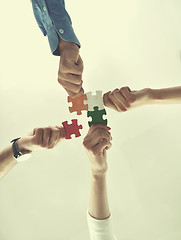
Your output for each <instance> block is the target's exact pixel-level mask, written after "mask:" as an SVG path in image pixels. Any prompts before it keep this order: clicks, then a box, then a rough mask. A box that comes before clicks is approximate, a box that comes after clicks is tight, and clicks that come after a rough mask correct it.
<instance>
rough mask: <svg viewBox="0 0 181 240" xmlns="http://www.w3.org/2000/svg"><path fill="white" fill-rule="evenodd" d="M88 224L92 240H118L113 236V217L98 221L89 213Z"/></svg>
mask: <svg viewBox="0 0 181 240" xmlns="http://www.w3.org/2000/svg"><path fill="white" fill-rule="evenodd" d="M87 223H88V227H89V233H90V239H91V240H117V238H116V237H115V235H114V234H113V229H112V218H111V216H110V217H109V218H107V219H105V220H97V219H95V218H93V217H91V216H90V214H89V212H88V211H87Z"/></svg>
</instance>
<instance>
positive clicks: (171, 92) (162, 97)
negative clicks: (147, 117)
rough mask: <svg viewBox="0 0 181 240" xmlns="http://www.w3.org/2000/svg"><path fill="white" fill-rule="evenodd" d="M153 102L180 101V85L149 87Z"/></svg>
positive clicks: (176, 102)
mask: <svg viewBox="0 0 181 240" xmlns="http://www.w3.org/2000/svg"><path fill="white" fill-rule="evenodd" d="M151 93H152V94H151V96H152V103H153V104H179V103H181V87H172V88H163V89H151Z"/></svg>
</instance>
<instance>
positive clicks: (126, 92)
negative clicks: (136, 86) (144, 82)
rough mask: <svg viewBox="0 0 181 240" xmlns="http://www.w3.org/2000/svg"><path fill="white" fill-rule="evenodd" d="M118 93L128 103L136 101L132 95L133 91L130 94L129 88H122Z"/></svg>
mask: <svg viewBox="0 0 181 240" xmlns="http://www.w3.org/2000/svg"><path fill="white" fill-rule="evenodd" d="M119 91H120V92H121V93H122V95H123V96H124V97H125V99H126V100H127V101H128V102H129V103H133V102H134V101H135V100H136V97H135V94H133V93H134V92H135V91H133V92H131V90H130V88H129V87H122V88H120V90H119Z"/></svg>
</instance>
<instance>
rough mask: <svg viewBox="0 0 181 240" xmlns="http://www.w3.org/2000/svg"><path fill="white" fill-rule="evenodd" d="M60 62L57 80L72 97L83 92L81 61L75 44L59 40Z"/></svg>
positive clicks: (78, 95)
mask: <svg viewBox="0 0 181 240" xmlns="http://www.w3.org/2000/svg"><path fill="white" fill-rule="evenodd" d="M59 46H60V52H61V57H60V64H59V71H58V82H59V83H60V85H62V87H63V88H64V89H65V90H66V91H67V93H68V94H69V95H70V96H71V97H72V98H77V97H80V96H82V95H83V94H84V90H83V88H82V83H83V81H82V73H83V61H82V59H81V57H80V55H79V48H78V46H77V45H76V44H74V43H70V42H65V41H63V40H61V41H60V44H59Z"/></svg>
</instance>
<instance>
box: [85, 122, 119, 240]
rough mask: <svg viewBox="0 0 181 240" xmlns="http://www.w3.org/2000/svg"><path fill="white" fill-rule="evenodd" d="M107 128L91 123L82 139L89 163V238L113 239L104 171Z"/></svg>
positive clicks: (109, 136) (105, 171)
mask: <svg viewBox="0 0 181 240" xmlns="http://www.w3.org/2000/svg"><path fill="white" fill-rule="evenodd" d="M108 130H109V128H108V127H107V126H106V125H103V124H95V125H92V126H91V127H90V129H89V132H88V134H87V136H86V137H85V139H84V142H83V144H84V147H85V149H86V152H87V155H88V158H89V160H90V165H91V190H90V200H89V207H88V213H87V220H88V226H89V231H90V237H91V240H92V239H94V240H102V239H103V240H115V239H116V238H115V236H114V234H113V231H112V224H111V213H110V209H109V202H108V194H107V185H106V173H107V170H108V165H107V159H106V150H108V149H109V148H110V147H111V139H112V137H111V134H110V133H109V131H108Z"/></svg>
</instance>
